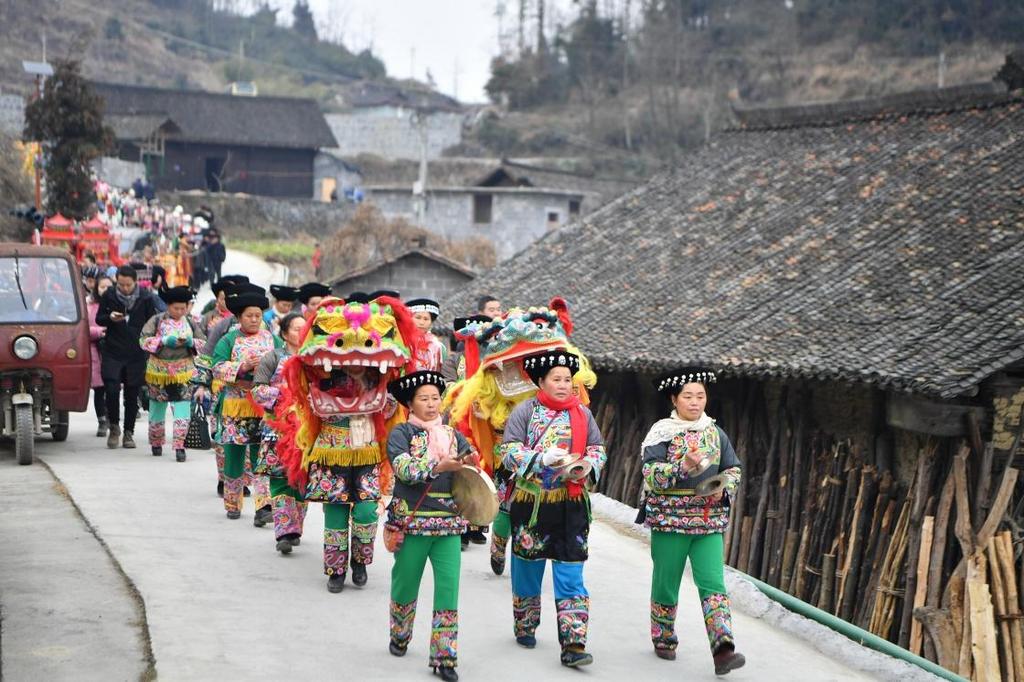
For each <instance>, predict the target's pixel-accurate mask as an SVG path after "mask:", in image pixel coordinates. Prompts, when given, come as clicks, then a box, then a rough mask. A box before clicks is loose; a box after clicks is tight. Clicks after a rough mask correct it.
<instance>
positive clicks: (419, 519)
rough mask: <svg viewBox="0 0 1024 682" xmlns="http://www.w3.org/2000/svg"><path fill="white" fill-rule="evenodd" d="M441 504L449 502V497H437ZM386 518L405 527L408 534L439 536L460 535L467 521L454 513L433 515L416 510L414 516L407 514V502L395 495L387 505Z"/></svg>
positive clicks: (464, 530)
mask: <svg viewBox="0 0 1024 682" xmlns="http://www.w3.org/2000/svg"><path fill="white" fill-rule="evenodd" d="M438 502H441V503H442V504H445V505H447V504H449V503H451V504H452V505H454V502H451V501H450V500H449V499H439V500H438ZM388 520H389V521H390V522H391V523H392V524H395V525H397V526H399V527H403V528H405V532H406V533H408V534H409V535H426V536H435V537H441V536H445V535H462V534H463V533H465V532H466V528H467V527H468V525H469V524H468V523H466V520H465V519H464V518H462V517H461V516H459V515H458V514H456V513H455V512H454V510H453V511H452V513H451V514H446V515H443V516H441V515H434V513H424V512H417V513H416V515H415V516H411V515H410V514H409V503H408V502H406V501H405V500H402V499H399V498H397V497H395V498H392V499H391V504H390V505H389V506H388Z"/></svg>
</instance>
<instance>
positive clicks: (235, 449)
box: [224, 443, 260, 478]
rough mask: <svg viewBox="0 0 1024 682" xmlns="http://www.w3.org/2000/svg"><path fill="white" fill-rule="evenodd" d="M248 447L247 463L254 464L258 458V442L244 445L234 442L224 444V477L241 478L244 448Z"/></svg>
mask: <svg viewBox="0 0 1024 682" xmlns="http://www.w3.org/2000/svg"><path fill="white" fill-rule="evenodd" d="M246 447H248V448H249V465H250V466H252V467H255V466H256V462H257V461H258V460H259V455H260V444H259V443H249V445H248V446H246V445H235V444H234V443H225V444H224V477H225V478H241V477H242V474H244V473H245V449H246Z"/></svg>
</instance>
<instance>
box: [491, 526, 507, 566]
mask: <svg viewBox="0 0 1024 682" xmlns="http://www.w3.org/2000/svg"><path fill="white" fill-rule="evenodd" d="M507 549H508V536H507V535H498V534H497V533H496V532H492V533H491V558H492V559H494V560H495V561H498V562H503V561H505V556H506V553H505V550H507Z"/></svg>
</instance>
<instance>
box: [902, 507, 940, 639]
mask: <svg viewBox="0 0 1024 682" xmlns="http://www.w3.org/2000/svg"><path fill="white" fill-rule="evenodd" d="M934 526H935V517H934V516H926V517H924V520H923V521H922V522H921V548H920V551H919V553H918V555H917V589H916V590H915V591H914V601H913V604H914V608H915V609H916V608H920V607H922V606H924V605H925V598H926V596H927V592H928V577H927V576H928V562H929V560H930V559H931V554H932V530H933V528H934ZM908 597H909V595H908ZM921 639H922V638H921V623H920V622H919V621H918V620H916V619H915V620H914V621H913V622H912V623H911V624H910V651H911V652H912V653H915V654H918V655H920V654H921Z"/></svg>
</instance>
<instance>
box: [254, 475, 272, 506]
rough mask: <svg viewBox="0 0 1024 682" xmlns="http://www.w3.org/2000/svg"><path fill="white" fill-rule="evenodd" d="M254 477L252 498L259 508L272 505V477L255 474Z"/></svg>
mask: <svg viewBox="0 0 1024 682" xmlns="http://www.w3.org/2000/svg"><path fill="white" fill-rule="evenodd" d="M252 478H253V481H252V482H253V487H252V500H253V502H254V503H255V504H256V508H257V509H263V508H264V507H267V506H269V505H270V477H269V476H256V475H254V476H253V477H252Z"/></svg>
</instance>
